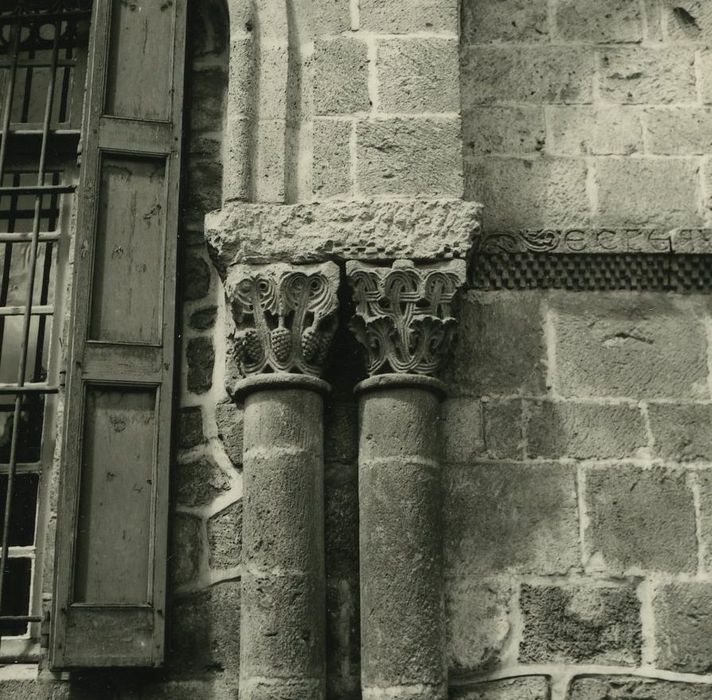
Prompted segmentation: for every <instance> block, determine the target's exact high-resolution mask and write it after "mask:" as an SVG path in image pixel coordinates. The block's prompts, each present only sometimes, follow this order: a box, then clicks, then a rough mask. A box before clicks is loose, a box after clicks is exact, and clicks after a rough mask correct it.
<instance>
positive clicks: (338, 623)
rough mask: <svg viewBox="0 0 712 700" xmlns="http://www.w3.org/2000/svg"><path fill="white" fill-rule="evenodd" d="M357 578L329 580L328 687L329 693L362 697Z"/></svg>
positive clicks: (348, 698) (352, 698) (353, 698)
mask: <svg viewBox="0 0 712 700" xmlns="http://www.w3.org/2000/svg"><path fill="white" fill-rule="evenodd" d="M358 603H359V587H358V581H355V582H351V581H343V580H342V581H338V582H336V583H330V584H329V583H327V587H326V648H327V649H328V652H327V655H326V673H327V678H326V687H327V691H326V692H327V697H329V698H330V697H334V698H343V699H344V700H360V698H361V678H360V676H359V660H360V654H361V649H360V631H359V604H358Z"/></svg>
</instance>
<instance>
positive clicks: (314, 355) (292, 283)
mask: <svg viewBox="0 0 712 700" xmlns="http://www.w3.org/2000/svg"><path fill="white" fill-rule="evenodd" d="M338 284H339V268H338V267H337V266H336V265H335V264H334V263H323V264H321V265H288V264H283V263H276V264H272V265H236V266H234V267H233V268H231V270H230V274H229V276H228V279H227V281H226V293H227V297H228V299H229V300H230V303H231V305H232V310H233V318H234V321H235V326H236V328H235V331H234V333H233V341H234V343H233V348H234V352H235V356H236V359H237V362H238V365H239V367H240V369H241V371H242V372H243V373H244V374H245V376H251V375H255V374H260V373H265V372H297V373H304V374H309V375H312V376H319V375H320V374H321V371H322V368H323V364H324V360H325V359H326V355H327V354H328V352H329V347H330V345H331V340H332V338H333V335H334V333H335V331H336V325H337V318H336V310H337V308H338V297H337V290H338Z"/></svg>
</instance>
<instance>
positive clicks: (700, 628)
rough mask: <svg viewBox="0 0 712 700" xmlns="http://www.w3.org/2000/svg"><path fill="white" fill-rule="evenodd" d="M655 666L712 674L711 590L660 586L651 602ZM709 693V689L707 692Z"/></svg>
mask: <svg viewBox="0 0 712 700" xmlns="http://www.w3.org/2000/svg"><path fill="white" fill-rule="evenodd" d="M653 610H654V614H655V648H656V652H657V655H656V659H655V665H656V666H657V667H658V668H664V669H669V670H671V671H679V672H682V673H709V672H710V671H711V670H712V586H711V585H710V584H709V583H670V584H667V585H662V584H661V585H660V586H659V587H658V588H657V589H656V591H655V598H654V602H653ZM710 690H711V691H712V688H710Z"/></svg>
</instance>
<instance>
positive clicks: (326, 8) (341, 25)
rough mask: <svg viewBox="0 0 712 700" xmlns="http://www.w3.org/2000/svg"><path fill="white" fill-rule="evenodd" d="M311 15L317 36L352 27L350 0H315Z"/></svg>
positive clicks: (343, 30)
mask: <svg viewBox="0 0 712 700" xmlns="http://www.w3.org/2000/svg"><path fill="white" fill-rule="evenodd" d="M311 15H312V22H313V29H314V34H315V35H316V36H321V35H323V34H341V32H345V31H347V30H349V29H351V3H350V0H313V2H312V13H311Z"/></svg>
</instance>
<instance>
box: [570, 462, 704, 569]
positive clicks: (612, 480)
mask: <svg viewBox="0 0 712 700" xmlns="http://www.w3.org/2000/svg"><path fill="white" fill-rule="evenodd" d="M583 497H584V502H585V504H586V505H585V507H586V512H587V515H588V519H587V522H586V525H585V530H584V553H585V556H586V559H587V567H588V568H589V569H591V570H595V571H604V572H606V573H609V574H614V575H617V574H622V573H630V572H641V571H645V572H647V571H661V572H667V573H681V572H693V571H695V569H696V567H697V537H696V532H695V529H696V527H695V508H694V501H693V496H692V490H691V489H690V487H689V486H688V484H687V475H686V474H685V472H683V471H680V470H674V469H666V468H663V467H654V468H652V469H643V468H640V467H633V466H625V467H621V466H615V467H606V468H605V469H597V468H589V469H587V470H586V472H585V486H584V489H583Z"/></svg>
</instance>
